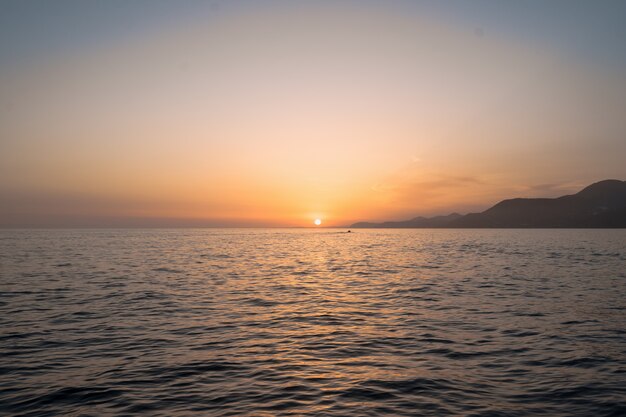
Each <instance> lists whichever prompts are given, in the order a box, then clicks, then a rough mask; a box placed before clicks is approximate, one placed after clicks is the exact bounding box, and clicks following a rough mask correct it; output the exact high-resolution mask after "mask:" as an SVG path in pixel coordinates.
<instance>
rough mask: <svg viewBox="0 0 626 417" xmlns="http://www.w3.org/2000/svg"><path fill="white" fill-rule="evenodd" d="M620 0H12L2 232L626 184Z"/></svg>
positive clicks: (361, 215)
mask: <svg viewBox="0 0 626 417" xmlns="http://www.w3.org/2000/svg"><path fill="white" fill-rule="evenodd" d="M624 21H626V4H625V3H623V2H619V1H603V2H583V1H553V2H550V3H546V2H540V1H528V2H524V3H521V2H520V3H518V4H513V3H508V2H507V3H502V2H496V1H487V0H485V1H476V2H471V4H470V3H469V2H460V1H447V2H439V1H438V2H435V1H423V2H409V1H391V2H382V1H345V2H330V1H321V2H312V1H302V2H287V1H254V2H253V1H228V2H226V1H221V2H217V1H216V2H201V1H180V2H152V1H132V2H125V1H110V2H83V1H67V0H65V1H55V2H43V1H4V2H2V3H0V227H22V226H41V227H48V226H50V227H56V226H120V225H126V226H142V225H145V226H155V225H161V226H177V225H206V226H309V225H312V222H313V220H315V219H318V218H319V219H321V220H322V222H323V223H322V225H324V226H340V225H346V224H350V223H352V222H355V221H359V220H368V221H383V220H397V219H408V218H412V217H415V216H418V215H424V216H432V215H438V214H448V213H451V212H462V213H467V212H471V211H481V210H484V209H486V208H487V207H489V206H490V205H492V204H494V203H496V202H498V201H499V200H502V199H505V198H512V197H557V196H561V195H564V194H571V193H575V192H577V191H579V190H580V189H581V188H583V187H584V186H587V185H589V184H591V183H593V182H596V181H599V180H603V179H608V178H616V179H620V180H624V179H626V164H624V156H625V155H626V48H624V46H623V45H624V39H626V26H625V25H624V24H623V22H624Z"/></svg>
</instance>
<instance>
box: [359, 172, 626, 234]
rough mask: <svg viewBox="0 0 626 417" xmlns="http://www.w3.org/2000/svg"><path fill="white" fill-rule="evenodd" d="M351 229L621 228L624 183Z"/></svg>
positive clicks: (625, 223) (625, 216) (625, 214)
mask: <svg viewBox="0 0 626 417" xmlns="http://www.w3.org/2000/svg"><path fill="white" fill-rule="evenodd" d="M350 227H351V228H422V227H423V228H432V227H438V228H624V227H626V181H619V180H605V181H600V182H596V183H594V184H591V185H590V186H588V187H586V188H584V189H582V190H581V191H579V192H578V193H576V194H573V195H565V196H562V197H558V198H513V199H510V200H503V201H501V202H499V203H497V204H496V205H494V206H493V207H491V208H489V209H487V210H485V211H483V212H481V213H469V214H466V215H461V214H458V213H452V214H450V215H448V216H437V217H430V218H426V217H416V218H414V219H411V220H405V221H395V222H384V223H367V222H359V223H354V224H353V225H351V226H350Z"/></svg>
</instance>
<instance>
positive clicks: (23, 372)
mask: <svg viewBox="0 0 626 417" xmlns="http://www.w3.org/2000/svg"><path fill="white" fill-rule="evenodd" d="M625 308H626V230H372V231H367V230H358V231H357V232H356V233H351V234H346V233H338V231H337V230H280V229H268V230H246V229H232V230H201V229H197V230H83V231H80V230H67V231H6V230H5V231H0V329H1V330H0V331H1V333H0V414H2V415H83V416H89V415H93V416H100V415H137V414H145V415H162V416H183V415H214V416H227V415H254V416H282V415H311V416H345V415H349V416H374V415H390V416H396V415H397V416H404V415H432V416H445V415H455V416H457V415H461V416H527V415H546V416H622V415H626V310H625Z"/></svg>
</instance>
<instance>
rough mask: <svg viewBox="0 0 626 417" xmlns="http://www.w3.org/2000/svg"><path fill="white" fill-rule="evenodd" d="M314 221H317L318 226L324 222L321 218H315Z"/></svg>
mask: <svg viewBox="0 0 626 417" xmlns="http://www.w3.org/2000/svg"><path fill="white" fill-rule="evenodd" d="M313 223H315V225H316V226H319V225H320V224H322V221H321V220H320V219H315V221H314V222H313Z"/></svg>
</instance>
